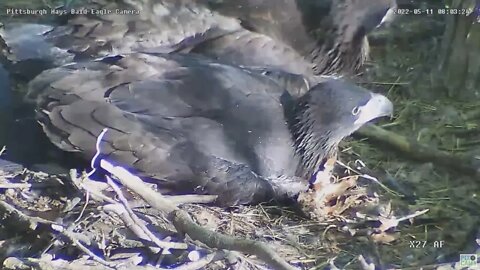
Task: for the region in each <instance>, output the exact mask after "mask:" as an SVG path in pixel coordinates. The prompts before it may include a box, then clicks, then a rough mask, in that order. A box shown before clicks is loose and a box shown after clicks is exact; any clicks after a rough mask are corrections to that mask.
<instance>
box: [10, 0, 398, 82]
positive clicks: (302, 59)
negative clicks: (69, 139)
mask: <svg viewBox="0 0 480 270" xmlns="http://www.w3.org/2000/svg"><path fill="white" fill-rule="evenodd" d="M91 2H92V3H89V6H87V7H78V8H77V9H76V10H77V11H82V10H83V11H85V12H87V13H88V14H87V15H69V16H68V20H67V22H66V23H64V24H60V25H59V26H56V27H54V28H53V29H52V28H51V27H47V26H38V25H36V26H32V25H22V26H20V27H19V26H15V25H6V28H5V31H3V33H2V36H3V37H4V38H5V39H6V41H7V44H8V45H9V46H10V47H11V48H12V53H13V55H15V56H16V57H17V59H22V58H28V57H39V55H38V54H39V53H42V54H45V55H44V56H43V57H46V58H53V59H55V61H56V64H57V65H58V64H64V63H68V62H71V61H73V60H79V59H82V58H85V57H98V56H105V55H111V54H117V53H128V52H145V51H150V52H163V53H167V52H195V53H200V54H204V55H208V56H210V57H213V58H214V59H217V60H219V61H224V62H227V63H230V64H234V65H244V66H259V67H270V68H280V69H281V70H283V71H287V72H290V73H293V74H302V75H307V76H310V75H312V76H313V75H328V74H345V73H352V72H355V71H357V70H358V68H359V67H361V66H362V64H363V62H364V60H365V59H366V57H367V55H368V42H367V40H366V35H367V34H368V33H369V32H371V31H372V30H373V29H374V28H375V27H376V26H377V25H379V24H380V23H381V22H382V21H383V20H385V18H386V15H387V12H388V11H389V10H391V9H392V8H394V7H395V0H369V1H364V0H195V1H194V0H140V1H124V0H117V1H105V0H94V1H91ZM95 10H107V11H110V12H109V13H107V14H103V13H101V14H100V13H98V14H96V13H94V14H92V12H93V11H95ZM125 10H128V11H132V12H129V14H124V12H121V11H125ZM133 11H135V12H133ZM130 13H133V14H130ZM35 35H37V36H38V35H39V38H42V39H43V40H44V41H46V42H47V44H50V45H53V46H55V47H51V48H50V49H46V47H47V45H45V44H43V45H34V44H33V43H34V36H35ZM37 44H38V43H37ZM57 47H58V48H62V49H66V50H67V52H64V53H62V52H61V51H59V50H58V49H56V48H57ZM38 48H42V49H41V50H39V49H38Z"/></svg>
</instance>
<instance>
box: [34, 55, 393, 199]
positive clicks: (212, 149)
mask: <svg viewBox="0 0 480 270" xmlns="http://www.w3.org/2000/svg"><path fill="white" fill-rule="evenodd" d="M29 98H30V99H32V100H34V101H35V102H36V105H37V109H38V110H37V111H38V116H39V121H40V123H41V124H42V126H43V129H44V131H45V133H46V134H47V136H48V137H49V138H50V140H51V141H52V142H53V143H54V144H55V145H57V146H58V147H60V148H61V149H63V150H66V151H72V152H78V153H79V154H80V155H81V156H82V157H84V158H85V159H91V158H92V157H93V155H94V153H95V142H96V137H97V136H98V135H99V134H100V133H101V131H102V129H103V128H105V127H107V128H109V132H108V133H107V135H106V137H105V138H104V143H103V146H102V149H101V150H102V154H103V155H105V157H106V158H107V159H109V160H112V161H115V162H117V163H119V164H121V165H125V166H128V167H130V168H133V169H135V170H136V171H137V172H138V173H139V174H140V175H141V176H142V177H145V178H149V179H151V180H154V181H156V183H157V184H158V185H159V186H160V187H161V189H162V190H164V191H167V192H170V193H173V194H185V193H199V194H212V195H218V199H217V201H216V204H218V205H223V206H226V205H236V204H250V203H258V202H264V201H269V200H272V199H278V200H283V199H286V198H290V197H292V196H294V195H295V194H297V193H299V192H301V191H304V190H306V189H307V187H308V178H309V177H310V176H311V175H312V174H313V173H314V171H315V170H316V169H317V168H318V166H319V164H321V162H322V161H323V160H324V159H325V158H328V157H330V156H331V155H333V154H334V153H335V152H336V150H337V145H338V143H339V142H340V141H341V140H342V139H343V138H344V137H345V136H348V135H349V134H351V133H352V132H354V131H355V130H357V129H358V128H360V127H361V126H362V125H363V124H365V123H366V122H368V121H370V120H373V119H375V118H378V117H381V116H385V115H389V114H391V113H392V103H391V102H390V101H389V100H388V99H387V98H386V97H384V96H382V95H379V94H374V93H371V92H369V91H367V90H365V89H363V88H361V87H358V86H355V85H353V84H350V83H348V82H346V81H342V80H336V79H331V80H328V81H325V82H323V83H320V84H318V85H316V86H314V87H313V88H312V89H311V90H309V91H308V92H306V93H305V94H304V95H302V96H300V97H299V98H293V97H292V96H291V95H290V94H289V92H288V91H286V89H285V88H284V87H281V86H280V85H278V84H277V83H276V82H275V81H273V80H271V79H269V78H268V77H266V76H262V75H259V74H258V73H256V72H251V71H250V70H248V69H247V68H240V67H235V66H231V65H226V64H220V63H216V62H213V61H211V60H208V59H206V58H203V57H200V56H198V57H197V56H194V55H181V54H173V55H169V54H146V53H133V54H125V55H123V56H115V57H106V58H103V59H98V60H96V61H86V62H79V63H75V64H70V65H66V66H62V67H59V68H55V69H52V70H47V71H45V72H43V73H42V74H40V75H39V76H38V77H37V78H36V79H35V80H33V81H32V82H31V83H30V91H29Z"/></svg>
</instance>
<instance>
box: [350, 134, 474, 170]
mask: <svg viewBox="0 0 480 270" xmlns="http://www.w3.org/2000/svg"><path fill="white" fill-rule="evenodd" d="M356 134H357V135H360V136H364V137H367V138H369V139H372V140H374V141H377V142H381V143H384V144H387V145H388V146H390V147H392V148H393V149H395V150H397V151H400V152H403V153H405V154H408V156H409V157H412V158H413V159H416V160H420V161H430V162H433V163H436V164H438V165H441V166H445V167H449V168H452V169H455V170H458V171H461V172H463V173H466V174H473V175H478V174H480V168H479V167H478V166H475V160H476V159H475V158H474V157H471V156H467V155H455V154H451V153H448V152H445V151H440V150H438V149H435V148H433V147H431V146H428V145H425V144H422V143H419V142H417V141H415V140H413V139H409V138H406V137H404V136H401V135H398V134H396V133H393V132H391V131H388V130H385V129H383V128H381V127H378V126H375V125H367V126H365V127H363V128H361V129H360V130H358V131H357V132H356ZM477 163H480V161H477Z"/></svg>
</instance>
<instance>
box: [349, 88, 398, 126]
mask: <svg viewBox="0 0 480 270" xmlns="http://www.w3.org/2000/svg"><path fill="white" fill-rule="evenodd" d="M383 116H390V117H391V116H393V103H392V102H391V101H390V100H389V99H388V98H387V97H385V96H383V95H380V94H375V93H371V98H370V100H369V101H368V102H367V104H365V105H364V106H362V107H360V114H359V116H358V118H357V120H356V121H355V125H363V124H365V123H367V122H370V121H372V120H374V119H376V118H379V117H383Z"/></svg>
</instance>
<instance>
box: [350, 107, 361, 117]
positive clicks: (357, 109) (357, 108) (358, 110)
mask: <svg viewBox="0 0 480 270" xmlns="http://www.w3.org/2000/svg"><path fill="white" fill-rule="evenodd" d="M359 112H360V108H359V107H355V108H353V110H352V114H353V115H357V114H358V113H359Z"/></svg>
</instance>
